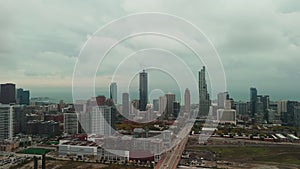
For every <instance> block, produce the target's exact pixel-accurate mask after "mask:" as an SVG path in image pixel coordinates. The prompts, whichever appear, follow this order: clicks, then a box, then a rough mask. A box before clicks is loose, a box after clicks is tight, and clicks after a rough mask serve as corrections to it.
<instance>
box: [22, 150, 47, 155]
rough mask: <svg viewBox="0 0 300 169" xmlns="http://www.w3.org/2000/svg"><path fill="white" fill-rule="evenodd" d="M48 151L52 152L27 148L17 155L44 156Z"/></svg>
mask: <svg viewBox="0 0 300 169" xmlns="http://www.w3.org/2000/svg"><path fill="white" fill-rule="evenodd" d="M50 151H52V150H49V149H43V148H28V149H25V150H22V151H19V152H18V153H22V154H36V155H43V154H46V153H48V152H50Z"/></svg>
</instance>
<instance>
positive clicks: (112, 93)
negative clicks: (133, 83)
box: [109, 82, 118, 105]
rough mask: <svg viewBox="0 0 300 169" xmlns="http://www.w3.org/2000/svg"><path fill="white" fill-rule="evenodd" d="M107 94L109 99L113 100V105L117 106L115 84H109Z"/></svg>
mask: <svg viewBox="0 0 300 169" xmlns="http://www.w3.org/2000/svg"><path fill="white" fill-rule="evenodd" d="M109 92H110V93H109V94H110V98H111V99H113V101H114V104H115V105H117V104H118V102H117V97H118V96H117V83H115V82H113V83H111V84H110V87H109Z"/></svg>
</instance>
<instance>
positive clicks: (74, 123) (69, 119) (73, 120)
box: [64, 113, 78, 134]
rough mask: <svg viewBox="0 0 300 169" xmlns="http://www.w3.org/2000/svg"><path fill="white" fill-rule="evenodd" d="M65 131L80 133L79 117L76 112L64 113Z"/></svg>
mask: <svg viewBox="0 0 300 169" xmlns="http://www.w3.org/2000/svg"><path fill="white" fill-rule="evenodd" d="M64 132H65V133H68V134H77V133H78V118H77V114H76V113H64Z"/></svg>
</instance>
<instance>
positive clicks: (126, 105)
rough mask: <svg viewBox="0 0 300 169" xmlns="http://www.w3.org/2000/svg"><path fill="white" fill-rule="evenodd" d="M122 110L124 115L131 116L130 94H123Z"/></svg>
mask: <svg viewBox="0 0 300 169" xmlns="http://www.w3.org/2000/svg"><path fill="white" fill-rule="evenodd" d="M122 106H123V109H122V112H123V116H125V117H128V116H129V94H128V93H123V94H122Z"/></svg>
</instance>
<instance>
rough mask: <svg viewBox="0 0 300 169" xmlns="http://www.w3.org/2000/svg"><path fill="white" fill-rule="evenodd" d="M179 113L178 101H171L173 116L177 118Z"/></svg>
mask: <svg viewBox="0 0 300 169" xmlns="http://www.w3.org/2000/svg"><path fill="white" fill-rule="evenodd" d="M179 113H180V102H176V101H175V102H173V117H175V118H177V117H178V115H179Z"/></svg>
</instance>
